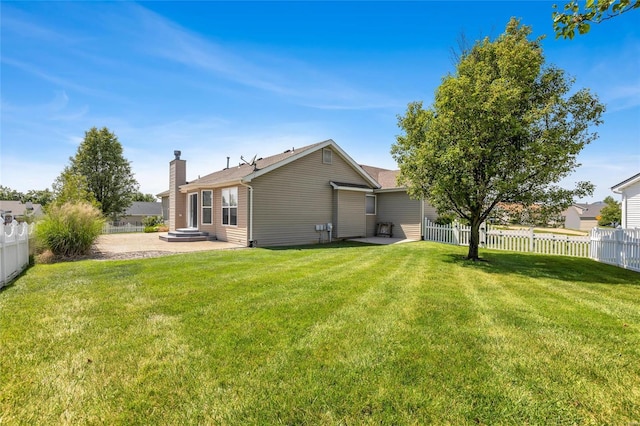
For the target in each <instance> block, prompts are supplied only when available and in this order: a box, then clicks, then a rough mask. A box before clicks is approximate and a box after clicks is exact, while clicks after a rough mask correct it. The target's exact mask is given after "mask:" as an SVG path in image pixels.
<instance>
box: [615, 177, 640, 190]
mask: <svg viewBox="0 0 640 426" xmlns="http://www.w3.org/2000/svg"><path fill="white" fill-rule="evenodd" d="M638 182H640V173H638V174H637V175H634V176H631V177H630V178H629V179H625V180H623V181H622V182H620V183H619V184H617V185H614V186H612V187H611V190H612V191H613V192H615V193H616V194H620V193H621V192H622V190H624V189H625V188H628V187H630V186H631V185H633V184H635V183H638Z"/></svg>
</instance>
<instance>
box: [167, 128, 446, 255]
mask: <svg viewBox="0 0 640 426" xmlns="http://www.w3.org/2000/svg"><path fill="white" fill-rule="evenodd" d="M175 155H176V158H175V159H174V160H173V161H171V162H170V166H169V167H170V174H169V175H170V177H169V184H170V188H169V193H168V197H163V202H165V199H168V206H169V229H170V232H173V231H176V230H177V229H181V228H197V229H198V230H199V231H202V232H207V233H208V234H209V236H210V237H214V238H216V239H218V240H222V241H230V242H235V243H238V244H242V245H245V246H256V245H260V246H278V245H300V244H313V243H317V242H320V241H329V239H332V240H333V239H345V238H352V237H370V236H374V235H376V234H377V233H378V232H379V231H380V229H379V226H378V224H381V223H383V224H388V223H393V225H394V226H393V230H392V233H393V237H397V238H410V239H416V240H417V239H420V238H421V236H422V223H423V218H424V217H425V215H426V216H427V217H430V218H431V219H432V220H435V219H436V217H437V215H436V213H435V210H434V209H433V208H431V207H429V206H428V205H426V204H425V203H424V202H421V201H417V200H411V199H410V198H409V197H408V195H407V192H406V190H405V189H404V188H399V187H398V186H397V184H396V176H397V173H398V172H397V171H392V170H386V169H380V168H376V167H370V166H360V165H359V164H357V163H356V162H355V161H354V160H353V159H352V158H351V157H350V156H349V155H348V154H347V153H346V152H344V151H343V150H342V148H340V147H339V146H338V145H337V144H336V143H335V142H334V141H332V140H327V141H324V142H320V143H317V144H313V145H309V146H306V147H302V148H297V149H291V150H287V151H285V152H283V153H281V154H277V155H274V156H271V157H267V158H258V159H255V160H252V161H251V162H250V163H248V162H246V163H245V164H242V165H239V166H237V167H230V168H225V169H223V170H220V171H217V172H214V173H211V174H209V175H206V176H203V177H201V178H198V179H197V180H194V181H191V182H187V180H186V161H185V160H181V159H180V151H176V152H175ZM159 195H165V193H163V194H159ZM387 231H388V229H387V228H385V235H387V234H388V232H387Z"/></svg>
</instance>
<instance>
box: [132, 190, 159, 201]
mask: <svg viewBox="0 0 640 426" xmlns="http://www.w3.org/2000/svg"><path fill="white" fill-rule="evenodd" d="M132 201H146V202H149V203H155V202H157V201H158V198H157V197H156V196H155V195H153V194H143V193H142V192H136V193H135V194H133V197H132Z"/></svg>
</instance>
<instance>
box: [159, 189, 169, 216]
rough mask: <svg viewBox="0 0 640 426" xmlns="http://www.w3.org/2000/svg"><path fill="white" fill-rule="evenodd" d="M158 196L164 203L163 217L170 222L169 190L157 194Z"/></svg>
mask: <svg viewBox="0 0 640 426" xmlns="http://www.w3.org/2000/svg"><path fill="white" fill-rule="evenodd" d="M156 197H158V198H160V200H162V201H161V203H160V204H162V219H163V220H164V221H165V223H169V190H168V189H167V190H166V191H164V192H161V193H159V194H156Z"/></svg>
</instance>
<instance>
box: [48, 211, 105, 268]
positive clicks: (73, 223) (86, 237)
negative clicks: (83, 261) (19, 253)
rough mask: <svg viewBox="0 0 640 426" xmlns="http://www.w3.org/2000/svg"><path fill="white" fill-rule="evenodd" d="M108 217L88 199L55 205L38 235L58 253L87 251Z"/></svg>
mask: <svg viewBox="0 0 640 426" xmlns="http://www.w3.org/2000/svg"><path fill="white" fill-rule="evenodd" d="M103 224H104V219H103V218H102V213H101V212H100V210H98V209H97V208H96V207H94V206H92V205H91V204H89V203H87V202H74V203H66V204H63V205H62V206H51V207H50V208H49V209H48V211H47V216H46V217H45V218H44V219H43V220H42V221H41V222H40V224H39V225H38V227H37V229H36V237H37V238H38V240H39V241H40V242H41V243H42V245H43V246H44V247H45V248H47V249H49V250H51V252H52V253H53V254H54V255H56V256H78V255H83V254H87V253H88V252H89V250H90V249H91V245H92V244H93V242H94V241H95V240H96V238H98V236H99V235H100V233H101V232H102V225H103Z"/></svg>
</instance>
